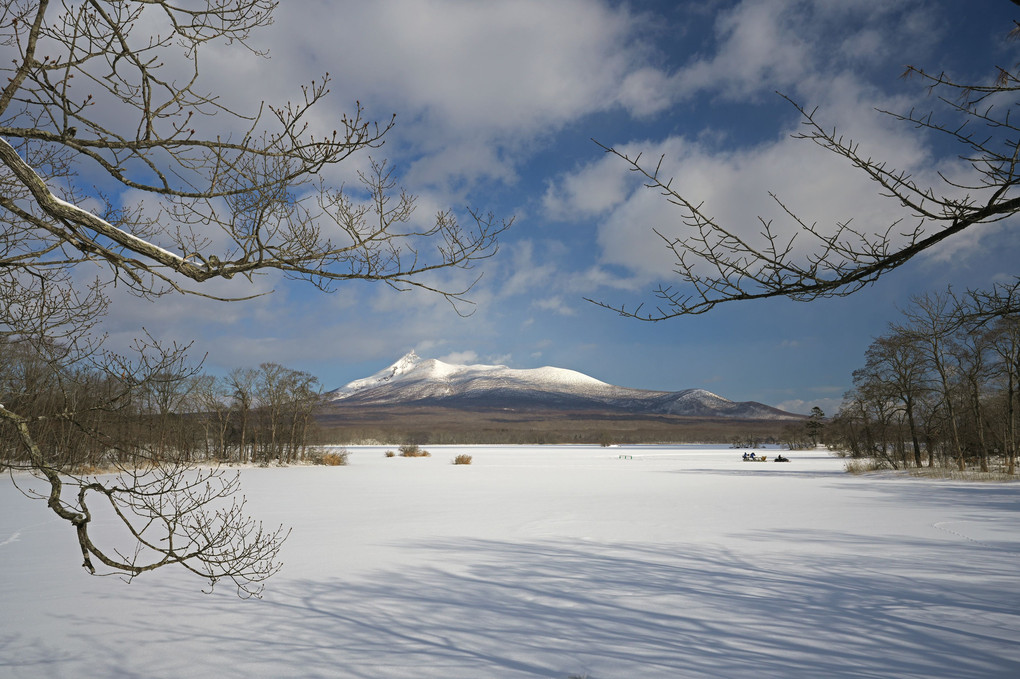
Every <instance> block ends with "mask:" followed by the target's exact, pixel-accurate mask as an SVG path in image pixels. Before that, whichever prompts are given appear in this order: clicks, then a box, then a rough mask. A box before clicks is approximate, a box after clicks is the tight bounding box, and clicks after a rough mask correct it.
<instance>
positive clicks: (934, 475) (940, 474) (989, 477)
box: [910, 467, 1020, 481]
mask: <svg viewBox="0 0 1020 679" xmlns="http://www.w3.org/2000/svg"><path fill="white" fill-rule="evenodd" d="M910 475H911V476H918V477H921V478H925V479H948V480H951V481H1020V478H1018V477H1017V476H1010V475H1009V474H1007V473H1006V472H983V471H978V470H977V469H968V470H967V471H963V472H961V471H960V470H958V469H953V468H951V467H922V468H920V469H918V468H917V467H914V468H912V469H910Z"/></svg>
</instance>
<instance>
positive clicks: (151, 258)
mask: <svg viewBox="0 0 1020 679" xmlns="http://www.w3.org/2000/svg"><path fill="white" fill-rule="evenodd" d="M276 5H277V2H276V1H275V0H211V1H210V2H207V3H186V2H175V1H174V0H84V1H82V2H75V3H54V2H50V1H49V0H11V1H9V2H6V3H3V5H2V7H0V74H2V75H3V78H2V79H0V83H2V90H0V338H6V341H8V342H14V343H26V344H27V345H30V346H31V347H33V349H32V351H33V352H34V353H35V354H36V355H37V356H38V357H39V360H41V361H43V362H44V363H45V364H46V365H47V366H49V370H48V374H49V375H50V377H51V378H52V379H53V380H56V381H57V382H59V383H61V385H63V386H66V385H69V384H71V383H72V382H74V380H75V375H76V374H77V372H76V371H80V369H81V368H82V366H87V367H88V370H86V371H85V374H88V375H89V376H90V379H95V380H98V381H100V382H102V383H103V385H104V389H105V390H106V392H104V394H103V396H102V398H100V399H99V400H98V401H95V400H93V402H90V403H85V402H84V401H80V402H78V401H75V400H74V399H71V398H69V396H70V395H71V394H79V393H82V392H81V391H80V390H72V389H68V388H58V389H56V390H53V391H50V392H48V393H50V394H52V395H57V396H60V398H61V399H62V400H61V402H60V404H59V407H57V408H55V412H56V414H55V415H45V416H44V415H41V414H39V413H38V412H36V411H33V410H32V408H30V407H26V409H24V410H19V408H18V403H17V402H15V401H13V400H9V399H8V400H4V401H3V403H4V405H3V406H0V422H3V423H4V426H5V427H8V428H10V430H12V431H14V432H16V440H17V441H19V442H20V445H21V451H22V455H23V456H24V465H23V466H26V467H28V468H30V469H32V470H33V471H34V473H35V474H36V475H37V476H38V478H40V479H41V480H42V481H43V482H44V483H45V484H47V485H48V488H49V490H48V491H46V492H41V493H40V495H41V496H42V497H43V498H44V499H46V501H47V503H48V504H49V506H50V507H51V508H52V509H53V511H54V512H56V514H57V515H58V516H60V517H61V518H62V519H65V520H66V521H68V522H69V523H70V524H71V525H72V526H73V527H74V529H75V531H76V535H77V538H78V542H79V544H80V546H81V549H82V553H83V555H84V557H85V567H86V568H88V569H89V570H90V571H93V570H95V568H96V566H95V565H94V564H96V563H97V562H98V563H101V564H103V565H105V566H106V567H107V568H109V569H111V570H112V571H114V572H120V573H124V574H127V575H128V576H129V577H134V576H136V575H138V574H140V573H143V572H146V571H149V570H152V569H155V568H159V567H162V566H164V565H167V564H179V565H182V566H184V567H186V568H189V569H190V570H192V571H194V572H196V573H200V574H202V575H203V576H204V577H206V578H208V580H209V581H210V582H216V581H217V580H219V579H221V578H230V579H232V580H233V581H234V582H235V583H236V584H237V585H238V587H239V590H240V591H241V592H243V593H257V591H258V590H259V588H260V586H261V585H260V583H261V582H262V581H263V580H264V579H265V578H266V577H268V576H269V575H271V574H272V573H273V572H275V570H276V569H277V568H278V562H277V561H276V556H277V553H278V549H279V544H280V540H281V539H282V537H283V536H284V532H282V531H281V530H275V531H272V530H270V531H266V530H263V529H262V528H261V526H259V525H258V524H256V523H254V522H252V521H251V520H250V519H247V518H246V517H245V516H244V515H243V513H242V511H241V510H242V506H241V504H240V503H234V504H230V503H229V500H230V498H231V497H232V496H233V493H234V491H235V490H236V488H237V485H236V483H237V482H236V478H234V479H229V478H225V477H223V476H221V475H220V474H219V472H215V471H214V472H198V475H197V476H196V475H195V472H193V471H192V470H190V468H189V467H188V466H187V465H183V464H180V463H179V462H177V461H173V462H168V461H167V460H166V459H165V458H164V457H163V456H160V457H157V456H155V455H154V454H153V452H154V449H153V447H152V446H149V445H143V444H140V443H138V442H134V443H131V444H130V445H128V444H127V443H125V441H123V440H120V441H118V440H116V437H113V436H111V432H110V431H109V429H107V430H106V431H99V430H95V429H94V428H91V425H90V422H89V420H88V417H87V415H88V414H90V413H96V412H104V413H112V412H118V413H121V414H125V415H127V414H129V413H132V412H134V411H132V410H131V407H130V405H129V404H130V403H132V402H134V401H133V399H137V398H139V395H140V394H141V393H142V392H141V391H140V389H141V388H142V387H147V388H149V389H152V388H154V387H155V386H157V384H158V383H159V381H160V380H164V381H165V382H166V385H169V384H172V383H175V380H177V379H178V378H183V377H186V376H187V373H188V369H186V368H183V367H182V366H183V364H182V360H183V357H182V353H181V352H180V351H178V350H176V349H174V348H169V349H162V348H160V347H158V346H155V345H152V344H151V343H144V344H145V346H144V348H143V349H142V350H140V351H139V352H138V353H137V354H136V356H135V357H134V358H133V359H129V358H122V357H116V356H113V355H111V354H109V353H108V352H106V351H105V350H104V349H103V347H102V338H101V336H97V335H96V334H95V333H94V332H93V329H94V328H95V326H96V324H97V323H99V322H101V318H102V317H103V314H104V313H105V312H106V310H107V308H108V305H109V304H110V301H109V298H108V297H107V295H106V290H107V289H108V287H109V286H111V285H115V284H116V285H121V286H126V287H127V288H128V289H130V290H131V291H133V292H134V293H135V294H137V295H140V296H142V297H144V298H147V299H156V298H158V297H159V296H160V295H164V294H167V293H185V294H194V295H203V296H207V297H215V296H214V295H212V294H210V293H209V292H207V291H203V290H202V286H201V284H202V283H204V282H207V281H211V280H216V279H238V278H240V279H242V281H243V279H249V280H251V279H252V278H253V277H254V276H256V275H258V274H259V273H262V272H276V273H278V274H281V275H283V276H284V277H287V278H292V279H298V280H305V281H308V282H310V283H311V284H312V285H314V286H317V287H319V288H322V289H324V290H332V289H334V286H335V285H336V284H338V283H341V282H344V281H350V280H367V281H377V282H381V283H384V284H387V285H390V286H392V287H394V288H396V289H398V290H408V289H412V288H419V289H425V290H430V291H432V292H435V293H437V294H439V295H442V296H444V297H445V298H446V299H448V300H450V301H451V303H453V304H454V305H455V306H457V307H458V308H462V306H461V305H462V304H464V303H469V302H468V300H467V299H466V297H465V296H466V294H467V293H468V291H469V290H470V286H467V287H464V288H453V289H448V288H446V287H444V286H443V285H442V284H440V283H437V282H436V277H435V276H434V275H433V274H434V273H435V272H437V271H441V270H444V269H450V268H470V267H471V266H472V265H473V264H474V263H476V262H477V261H479V260H481V259H484V258H486V257H489V256H491V255H492V254H493V253H494V252H495V250H496V246H497V239H498V236H499V235H500V233H501V232H502V231H503V230H504V229H506V228H507V227H509V225H510V222H508V221H497V220H496V219H495V218H494V217H493V216H492V215H491V214H489V215H483V214H481V213H478V212H475V211H473V210H468V211H467V212H466V214H465V217H464V219H465V221H466V225H462V224H461V222H460V221H459V219H458V217H457V215H455V214H454V213H453V212H452V211H443V212H440V213H439V214H438V215H436V216H435V218H434V219H433V220H426V221H425V222H424V223H422V222H419V221H417V220H416V219H415V218H414V214H413V213H414V197H413V196H410V195H408V194H406V193H403V192H399V191H397V192H394V190H395V182H394V180H393V179H392V170H389V169H387V167H386V164H385V163H381V162H380V163H373V165H372V169H371V171H369V172H368V173H365V174H364V175H362V182H363V184H364V190H365V191H367V193H368V200H367V202H360V201H358V200H356V199H355V198H354V197H352V196H351V195H350V194H348V193H346V192H345V191H343V190H342V189H336V188H333V187H330V186H329V185H328V184H327V183H326V182H325V180H324V179H323V176H322V173H323V171H324V170H327V169H328V168H330V167H331V166H334V165H336V164H338V163H341V162H343V161H344V160H346V159H347V158H349V157H350V156H351V155H352V154H355V153H358V152H360V151H365V150H367V149H374V148H377V147H379V146H380V145H381V144H382V142H383V137H384V135H385V134H386V132H387V131H388V130H389V129H390V127H391V125H392V122H393V121H392V120H390V121H388V122H384V123H383V124H378V123H373V122H370V121H368V120H366V119H365V116H364V113H363V109H362V108H361V106H360V104H356V105H355V106H354V110H353V113H351V114H350V115H347V116H344V117H342V118H340V119H339V120H337V121H336V127H335V130H333V131H331V132H326V133H325V134H323V133H320V132H317V131H316V130H315V129H313V128H312V126H311V125H310V123H309V122H308V121H309V120H310V119H311V118H312V114H313V112H315V111H318V110H319V108H321V107H322V104H323V102H325V101H326V98H327V95H328V94H329V88H328V82H329V78H328V76H326V77H323V78H321V79H318V80H313V81H312V82H311V83H309V84H308V85H306V86H304V87H302V88H301V91H300V93H299V97H298V98H297V100H296V101H294V102H288V103H282V104H277V105H270V104H265V105H263V106H261V107H259V108H257V109H256V110H254V111H251V112H241V111H236V110H233V109H232V108H230V106H229V103H228V102H224V101H222V100H221V99H220V98H219V97H218V96H217V95H216V94H215V93H213V92H208V91H205V90H204V89H203V80H202V77H201V68H200V66H201V65H202V64H203V62H202V60H201V59H200V57H201V56H202V55H204V54H205V48H206V46H207V45H209V44H221V45H224V44H229V45H233V49H239V50H245V49H247V50H251V51H252V52H255V50H256V48H255V46H254V45H253V43H252V42H251V37H252V32H253V31H255V30H256V29H259V28H261V27H263V26H265V25H267V24H269V23H270V22H271V19H272V12H273V10H274V9H275V7H276ZM360 190H361V189H359V192H360ZM127 191H130V192H131V193H132V195H134V196H138V195H142V196H145V197H146V199H147V200H146V202H145V203H143V202H141V201H138V200H133V201H131V202H125V199H124V193H125V192H127ZM359 195H360V193H359ZM511 221H512V220H511ZM247 294H248V293H245V292H243V291H242V292H241V293H240V294H239V295H237V297H245V296H246V295H247ZM171 367H172V368H174V370H172V371H171V370H168V368H171ZM6 396H7V395H6V394H5V395H4V398H5V399H6ZM47 418H49V419H47ZM54 418H56V420H58V421H60V422H64V423H68V424H69V425H70V426H74V427H79V428H81V429H82V430H83V431H84V430H85V429H88V430H89V436H90V440H94V441H97V442H102V446H105V447H106V449H107V450H112V451H118V450H119V451H121V452H122V453H124V454H123V455H121V456H120V457H119V458H118V459H126V458H130V459H134V460H135V462H136V463H137V465H139V466H137V467H133V468H129V467H127V466H122V469H121V473H120V474H119V475H118V476H117V477H116V478H115V479H113V480H110V479H107V478H106V477H99V476H94V475H93V476H88V475H84V474H82V473H80V471H79V468H77V467H75V466H74V465H71V464H65V463H64V462H62V461H60V460H58V459H55V458H54V457H52V456H49V455H47V454H46V452H45V451H44V450H43V448H41V447H40V445H39V442H38V441H37V438H38V437H39V436H40V433H41V432H42V431H43V429H44V428H45V427H46V426H49V424H50V423H51V422H53V420H54ZM111 422H112V420H111V419H110V417H106V418H105V419H102V420H101V423H102V424H103V425H104V426H106V427H109V426H111ZM97 445H99V444H97ZM244 445H245V441H244V440H242V441H241V446H242V449H243V447H244ZM96 497H98V498H101V499H102V500H103V501H104V502H107V503H108V505H109V507H110V509H111V510H112V516H113V517H115V519H117V520H119V521H121V522H122V523H123V524H124V525H125V526H126V527H127V528H128V531H129V534H130V535H131V536H133V538H134V539H135V542H136V546H135V547H134V548H130V549H128V550H127V551H123V549H122V550H120V551H118V550H117V547H115V546H113V545H111V546H108V547H104V546H102V545H99V544H97V543H96V542H94V541H93V540H92V538H91V536H90V534H89V526H90V524H91V522H92V520H93V513H92V505H91V504H89V501H90V499H91V498H96ZM224 502H227V504H226V505H224V504H223V503H224ZM154 533H161V534H160V535H154Z"/></svg>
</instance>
